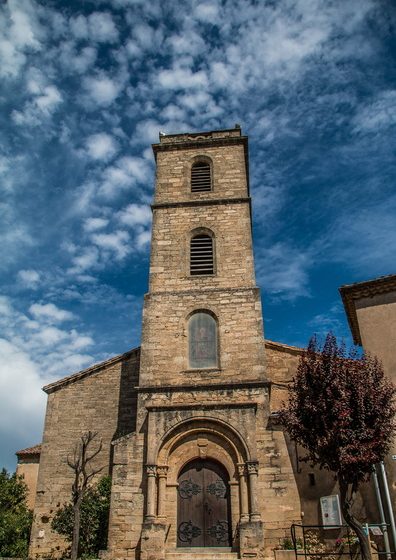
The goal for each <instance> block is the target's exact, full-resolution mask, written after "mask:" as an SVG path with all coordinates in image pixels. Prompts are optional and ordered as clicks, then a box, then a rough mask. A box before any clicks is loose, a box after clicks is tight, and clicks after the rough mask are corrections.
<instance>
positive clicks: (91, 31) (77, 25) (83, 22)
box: [69, 12, 118, 43]
mask: <svg viewBox="0 0 396 560" xmlns="http://www.w3.org/2000/svg"><path fill="white" fill-rule="evenodd" d="M69 23H70V30H71V32H72V34H73V35H74V37H75V38H76V39H87V40H91V41H94V42H97V43H114V42H115V41H117V40H118V31H117V27H116V25H115V23H114V20H113V18H112V15H111V14H110V13H109V12H93V13H92V14H90V15H89V16H88V17H85V16H83V15H79V16H77V17H74V18H71V19H70V22H69Z"/></svg>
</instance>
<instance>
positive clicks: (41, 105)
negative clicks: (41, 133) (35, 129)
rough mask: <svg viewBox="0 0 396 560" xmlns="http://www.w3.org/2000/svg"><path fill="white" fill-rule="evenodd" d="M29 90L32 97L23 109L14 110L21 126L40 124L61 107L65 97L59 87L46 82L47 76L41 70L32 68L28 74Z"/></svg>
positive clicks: (13, 115)
mask: <svg viewBox="0 0 396 560" xmlns="http://www.w3.org/2000/svg"><path fill="white" fill-rule="evenodd" d="M27 91H28V92H29V93H30V94H32V99H31V100H29V101H27V102H26V103H25V106H24V108H23V110H22V111H17V110H15V109H14V110H13V111H12V113H11V117H12V119H13V121H14V122H15V124H17V125H20V126H39V125H41V124H42V123H43V121H46V120H48V119H50V118H51V116H52V114H53V113H54V112H55V111H56V110H57V109H58V108H59V105H60V104H61V103H62V101H63V98H62V95H61V93H60V91H59V89H58V88H57V87H56V86H54V85H52V84H49V85H48V84H46V78H45V77H44V75H43V74H42V72H41V71H40V70H37V69H36V68H31V69H30V70H29V74H28V80H27Z"/></svg>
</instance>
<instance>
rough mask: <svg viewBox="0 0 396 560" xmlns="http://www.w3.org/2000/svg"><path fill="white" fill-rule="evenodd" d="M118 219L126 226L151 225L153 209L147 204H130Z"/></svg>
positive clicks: (119, 214)
mask: <svg viewBox="0 0 396 560" xmlns="http://www.w3.org/2000/svg"><path fill="white" fill-rule="evenodd" d="M118 219H119V220H120V222H121V223H122V224H124V225H126V226H131V227H133V226H136V225H138V224H139V225H149V224H150V223H151V209H150V207H149V206H146V205H145V204H129V205H128V206H127V207H126V208H124V210H121V212H119V213H118Z"/></svg>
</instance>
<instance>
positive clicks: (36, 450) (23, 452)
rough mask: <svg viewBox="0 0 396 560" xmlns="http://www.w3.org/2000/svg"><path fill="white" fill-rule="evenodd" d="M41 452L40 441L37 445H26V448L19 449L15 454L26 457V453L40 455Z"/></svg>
mask: <svg viewBox="0 0 396 560" xmlns="http://www.w3.org/2000/svg"><path fill="white" fill-rule="evenodd" d="M40 453H41V443H38V444H37V445H33V447H26V449H21V450H20V451H16V452H15V455H17V456H18V457H26V456H28V455H40Z"/></svg>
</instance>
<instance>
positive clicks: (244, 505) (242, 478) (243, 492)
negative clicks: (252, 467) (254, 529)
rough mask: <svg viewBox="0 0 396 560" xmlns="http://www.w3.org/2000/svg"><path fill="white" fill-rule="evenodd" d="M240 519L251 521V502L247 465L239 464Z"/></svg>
mask: <svg viewBox="0 0 396 560" xmlns="http://www.w3.org/2000/svg"><path fill="white" fill-rule="evenodd" d="M238 474H239V503H240V521H249V504H248V494H247V484H246V465H245V463H239V464H238Z"/></svg>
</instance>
